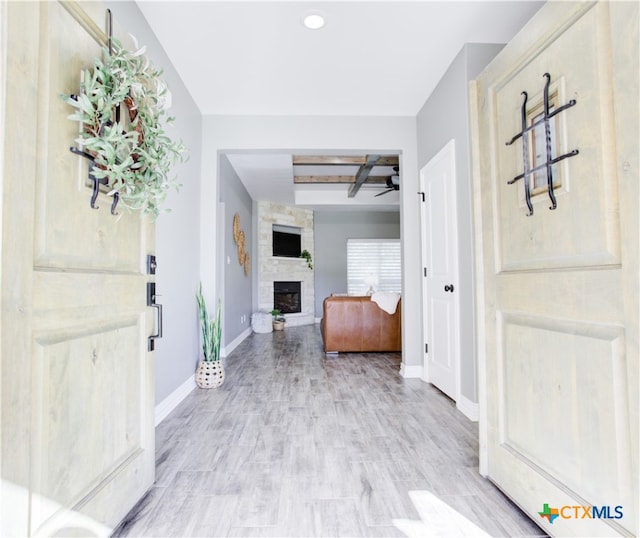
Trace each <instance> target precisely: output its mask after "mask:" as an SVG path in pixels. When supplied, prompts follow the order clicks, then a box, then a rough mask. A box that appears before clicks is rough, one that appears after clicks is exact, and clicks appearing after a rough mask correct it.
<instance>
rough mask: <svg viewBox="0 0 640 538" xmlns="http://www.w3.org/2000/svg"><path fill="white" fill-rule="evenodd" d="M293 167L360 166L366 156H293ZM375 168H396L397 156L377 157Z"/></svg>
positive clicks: (364, 161)
mask: <svg viewBox="0 0 640 538" xmlns="http://www.w3.org/2000/svg"><path fill="white" fill-rule="evenodd" d="M292 161H293V165H294V166H318V165H337V166H339V165H343V166H344V165H357V166H362V165H363V164H365V163H366V162H367V157H366V156H353V155H294V156H293V158H292ZM374 164H375V165H376V166H398V156H397V155H381V156H378V159H377V161H376V162H375V163H374Z"/></svg>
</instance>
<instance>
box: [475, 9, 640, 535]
mask: <svg viewBox="0 0 640 538" xmlns="http://www.w3.org/2000/svg"><path fill="white" fill-rule="evenodd" d="M638 8H639V4H638V3H637V2H599V3H582V2H576V3H566V2H549V3H547V4H545V5H544V6H543V7H542V8H541V10H540V11H539V12H538V14H537V15H536V16H535V17H534V18H533V19H532V21H530V22H529V24H528V25H527V26H526V27H525V28H524V29H523V31H522V32H521V33H520V34H519V35H518V36H516V38H514V39H513V40H512V42H511V43H510V44H509V45H507V46H506V47H505V48H504V49H503V50H502V51H501V53H500V54H499V55H498V56H497V57H496V59H495V60H494V61H493V62H492V63H491V64H490V65H489V66H488V67H487V69H486V70H485V71H484V72H483V73H482V74H481V75H480V76H479V78H478V80H477V98H476V99H475V101H474V105H475V114H477V118H478V121H477V126H478V128H477V131H476V132H475V133H474V155H475V156H476V163H477V166H476V170H477V173H476V177H475V180H474V181H475V199H476V205H475V207H476V230H477V232H478V233H477V237H478V238H479V244H480V249H479V250H478V252H479V255H478V261H479V263H478V266H477V274H478V280H479V286H478V288H479V290H480V292H481V293H480V294H479V295H478V304H479V311H478V319H479V320H480V321H481V323H483V324H484V326H485V329H486V330H485V332H484V334H483V336H484V338H483V339H484V341H485V345H484V347H483V349H481V354H482V355H483V361H482V362H481V364H482V365H484V368H481V371H480V378H481V379H485V380H486V384H482V383H481V385H480V388H481V389H483V393H484V395H485V396H484V397H483V398H481V403H482V404H483V408H482V411H481V431H482V433H483V438H482V440H481V447H482V453H481V458H482V459H483V460H485V461H486V463H487V466H486V470H487V472H488V476H489V478H491V480H492V481H494V482H495V483H496V484H497V485H498V486H499V487H500V488H501V489H503V490H504V491H505V492H506V493H507V494H508V495H509V496H510V497H511V498H512V499H513V500H514V501H515V502H516V503H517V504H518V505H519V506H521V507H522V508H523V509H524V510H525V511H526V512H527V513H528V514H529V515H530V516H531V517H532V518H533V519H534V520H535V521H536V522H537V523H538V524H539V525H541V526H542V527H543V529H544V531H545V532H547V533H549V534H551V535H557V536H612V535H634V536H637V535H638V532H639V531H640V528H639V525H638V517H639V516H638V482H639V480H638V454H639V446H638V419H639V415H638V333H639V320H638V304H639V302H640V301H639V299H640V294H639V280H640V279H639V277H638V274H639V264H638V245H639V233H638V231H639V227H640V226H639V221H638V206H639V202H640V195H639V189H638V177H639V176H640V170H639V151H640V150H639V147H640V145H639V140H638V133H639V132H640V131H639V119H638V95H639V85H638V65H639V61H638V60H639V59H638V51H639V48H640V47H639V42H638V26H639V9H638ZM545 87H547V88H548V91H547V92H546V93H547V94H548V99H547V102H548V103H549V114H548V116H550V115H551V114H552V113H553V112H554V111H556V110H559V109H560V108H561V107H564V106H565V105H567V108H564V109H563V110H562V111H561V112H558V113H557V114H556V115H555V116H553V118H552V120H550V122H549V123H550V127H549V136H547V133H546V132H545V126H544V120H543V123H542V124H541V125H539V126H538V127H537V128H530V129H529V127H530V126H531V123H532V121H535V120H536V119H537V118H540V117H541V115H542V113H543V109H544V108H545V107H544V101H545V99H544V94H545V91H544V88H545ZM523 92H526V95H525V94H524V93H523ZM525 100H526V102H525ZM572 100H575V104H573V103H572ZM523 106H524V117H525V122H524V124H525V129H528V130H526V132H525V135H524V136H519V137H517V134H518V133H520V132H521V131H522V128H523V122H522V110H523ZM473 112H474V110H473V107H472V113H473ZM514 137H516V140H515V141H514V142H513V143H512V144H510V145H508V144H507V143H508V142H511V141H512V140H513V138H514ZM547 148H548V149H547ZM574 150H576V151H577V153H576V152H575V151H574ZM548 152H550V153H551V159H552V160H556V159H558V158H560V157H562V156H565V155H567V157H566V158H564V159H563V160H559V161H557V162H556V164H554V165H553V166H552V167H551V172H552V176H551V178H552V181H551V189H549V188H548V183H547V173H546V169H545V168H546V167H545V166H543V165H544V163H545V162H546V161H547V158H546V154H547V153H548ZM538 166H542V168H541V169H540V170H539V171H536V172H534V171H533V170H532V169H534V168H537V167H538ZM527 170H532V172H531V173H530V174H527V176H528V177H529V184H528V185H525V184H524V182H525V178H523V177H519V178H518V176H521V175H522V174H523V173H524V172H525V171H527ZM515 178H518V179H515ZM514 179H515V181H514ZM525 187H528V189H527V188H525ZM527 190H528V193H527ZM527 198H529V199H527ZM553 198H555V202H556V203H555V205H556V207H555V209H554V208H553V206H554V202H553ZM485 441H486V442H485Z"/></svg>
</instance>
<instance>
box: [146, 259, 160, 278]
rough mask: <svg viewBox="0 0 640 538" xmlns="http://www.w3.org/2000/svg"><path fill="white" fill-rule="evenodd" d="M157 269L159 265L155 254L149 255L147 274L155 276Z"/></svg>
mask: <svg viewBox="0 0 640 538" xmlns="http://www.w3.org/2000/svg"><path fill="white" fill-rule="evenodd" d="M157 268H158V263H157V262H156V257H155V256H154V255H153V254H147V274H148V275H155V274H156V269H157Z"/></svg>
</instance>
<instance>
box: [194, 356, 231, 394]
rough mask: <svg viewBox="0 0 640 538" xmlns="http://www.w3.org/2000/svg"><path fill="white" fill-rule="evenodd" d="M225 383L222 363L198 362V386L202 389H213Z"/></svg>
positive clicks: (218, 361)
mask: <svg viewBox="0 0 640 538" xmlns="http://www.w3.org/2000/svg"><path fill="white" fill-rule="evenodd" d="M222 383H224V368H223V367H222V361H220V360H217V361H205V360H200V361H199V362H198V368H197V370H196V384H197V385H198V386H199V387H200V388H201V389H213V388H216V387H219V386H220V385H222Z"/></svg>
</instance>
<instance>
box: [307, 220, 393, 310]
mask: <svg viewBox="0 0 640 538" xmlns="http://www.w3.org/2000/svg"><path fill="white" fill-rule="evenodd" d="M313 218H314V234H315V253H314V257H313V268H314V270H315V294H316V304H315V316H316V318H321V317H322V301H323V300H324V298H325V297H328V296H329V295H331V294H332V293H346V291H347V239H400V213H399V212H395V211H393V212H391V211H385V212H383V211H322V210H321V211H315V212H314V214H313Z"/></svg>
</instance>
